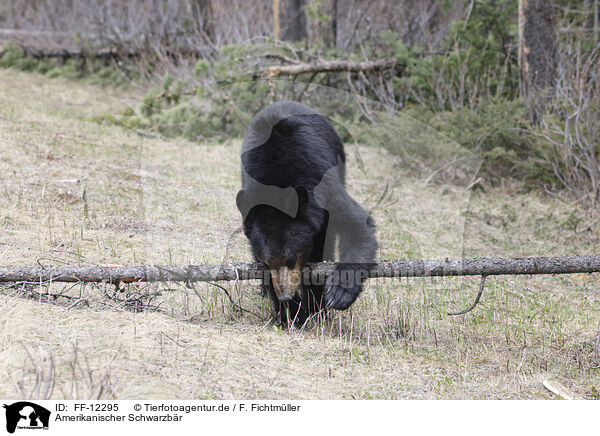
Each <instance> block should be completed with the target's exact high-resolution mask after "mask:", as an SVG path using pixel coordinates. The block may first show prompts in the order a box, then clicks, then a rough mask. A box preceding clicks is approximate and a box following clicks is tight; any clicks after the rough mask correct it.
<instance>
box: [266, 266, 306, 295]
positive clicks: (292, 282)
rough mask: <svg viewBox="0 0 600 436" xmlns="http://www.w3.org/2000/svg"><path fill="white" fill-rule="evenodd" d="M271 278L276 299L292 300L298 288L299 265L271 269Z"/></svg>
mask: <svg viewBox="0 0 600 436" xmlns="http://www.w3.org/2000/svg"><path fill="white" fill-rule="evenodd" d="M271 278H272V279H273V287H274V288H275V294H276V295H277V299H278V300H279V301H281V302H282V303H285V302H288V301H292V300H293V299H294V297H295V296H296V293H297V292H298V291H299V290H300V266H299V265H298V266H297V267H296V268H288V267H287V266H282V267H280V268H278V269H272V270H271Z"/></svg>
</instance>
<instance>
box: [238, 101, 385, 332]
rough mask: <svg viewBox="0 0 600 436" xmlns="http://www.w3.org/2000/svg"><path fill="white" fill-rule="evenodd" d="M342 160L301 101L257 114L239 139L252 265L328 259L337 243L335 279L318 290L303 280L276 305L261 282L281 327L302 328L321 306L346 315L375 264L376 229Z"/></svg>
mask: <svg viewBox="0 0 600 436" xmlns="http://www.w3.org/2000/svg"><path fill="white" fill-rule="evenodd" d="M345 161H346V156H345V153H344V147H343V145H342V142H341V140H340V138H339V136H338V134H337V133H336V131H335V129H334V128H333V127H332V126H331V124H330V123H329V122H328V121H327V119H326V118H325V117H324V116H323V115H321V114H319V113H317V112H315V111H313V110H311V109H310V108H308V107H306V106H304V105H302V104H300V103H295V102H280V103H275V104H273V105H271V106H269V107H267V108H265V109H263V110H262V111H261V112H259V113H258V114H257V115H256V116H255V117H254V119H253V121H252V123H251V125H250V127H249V128H248V132H247V134H246V137H245V138H244V145H243V149H242V190H240V192H239V193H238V196H237V205H238V209H239V210H240V212H241V213H242V217H243V219H244V233H245V234H246V236H247V237H248V239H249V240H250V245H251V248H252V252H253V254H254V257H255V258H256V260H257V261H259V262H262V263H264V264H272V263H273V262H279V264H282V263H285V264H286V265H288V266H290V267H291V266H293V265H294V264H295V262H296V261H297V260H298V259H299V258H300V259H301V261H302V264H305V263H306V262H320V261H323V260H334V259H333V256H334V251H335V245H336V241H337V243H338V248H339V253H340V259H339V260H338V263H337V264H336V267H335V269H336V273H335V274H332V275H331V276H330V277H328V278H327V281H326V283H325V284H323V283H320V284H319V283H308V282H306V281H303V282H302V293H301V294H302V295H301V296H299V295H297V296H296V297H295V298H294V300H292V301H289V302H286V303H280V302H279V300H278V298H277V296H276V294H275V292H274V289H273V285H272V284H271V282H270V277H266V278H265V280H264V281H263V284H262V288H263V291H264V292H265V293H266V294H267V295H269V296H270V298H271V300H272V302H273V307H274V309H275V311H276V312H277V314H278V316H279V318H280V321H281V322H282V323H284V324H285V323H287V322H288V321H292V320H295V322H296V323H297V324H302V323H304V322H305V321H306V319H307V318H308V317H309V316H310V315H312V314H314V313H316V312H318V311H320V310H322V309H324V308H325V307H329V308H333V309H339V310H344V309H347V308H348V307H349V306H350V305H351V304H352V303H353V302H354V301H355V300H356V298H357V297H358V295H359V294H360V292H361V290H362V284H363V281H364V278H365V271H366V270H368V269H369V268H370V267H371V265H372V263H373V262H374V259H375V252H376V250H377V241H376V239H375V224H374V222H373V220H372V219H371V217H370V216H369V215H368V214H367V212H366V211H365V210H364V209H363V208H362V207H361V206H360V205H359V204H358V203H357V202H355V201H354V200H353V199H352V198H351V197H350V196H349V195H348V193H347V191H346V189H345V168H344V163H345ZM349 274H350V275H349ZM340 275H341V276H340ZM355 278H356V279H357V280H354V279H355ZM285 305H287V308H286V307H285ZM288 312H289V316H290V318H291V319H289V320H288V315H287V313H288Z"/></svg>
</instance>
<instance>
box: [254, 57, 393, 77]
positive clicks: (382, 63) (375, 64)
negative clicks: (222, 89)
mask: <svg viewBox="0 0 600 436" xmlns="http://www.w3.org/2000/svg"><path fill="white" fill-rule="evenodd" d="M399 67H403V65H402V64H401V63H400V62H398V60H396V59H380V60H377V61H364V62H353V61H343V60H337V61H321V62H314V63H310V64H294V65H275V66H272V67H269V68H267V69H266V70H261V71H257V72H256V73H254V75H253V76H254V78H259V77H268V78H273V77H278V76H297V75H298V74H304V73H333V72H345V71H350V72H359V71H360V72H366V71H381V70H386V69H392V68H399Z"/></svg>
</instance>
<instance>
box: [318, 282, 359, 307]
mask: <svg viewBox="0 0 600 436" xmlns="http://www.w3.org/2000/svg"><path fill="white" fill-rule="evenodd" d="M360 291H361V286H360V285H357V286H352V287H350V288H344V287H343V286H340V285H329V286H327V288H326V291H325V304H326V305H327V307H329V308H331V309H337V310H346V309H348V308H349V307H350V305H351V304H352V303H354V301H355V300H356V298H357V297H358V294H360Z"/></svg>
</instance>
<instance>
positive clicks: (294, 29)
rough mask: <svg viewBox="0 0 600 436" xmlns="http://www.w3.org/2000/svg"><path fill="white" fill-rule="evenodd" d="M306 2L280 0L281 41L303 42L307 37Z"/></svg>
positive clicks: (304, 0) (302, 0)
mask: <svg viewBox="0 0 600 436" xmlns="http://www.w3.org/2000/svg"><path fill="white" fill-rule="evenodd" d="M305 5H306V0H280V5H279V21H280V24H281V39H282V40H284V41H301V40H303V39H305V38H306V36H307V27H306V26H307V21H306V14H305V13H304V6H305Z"/></svg>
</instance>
